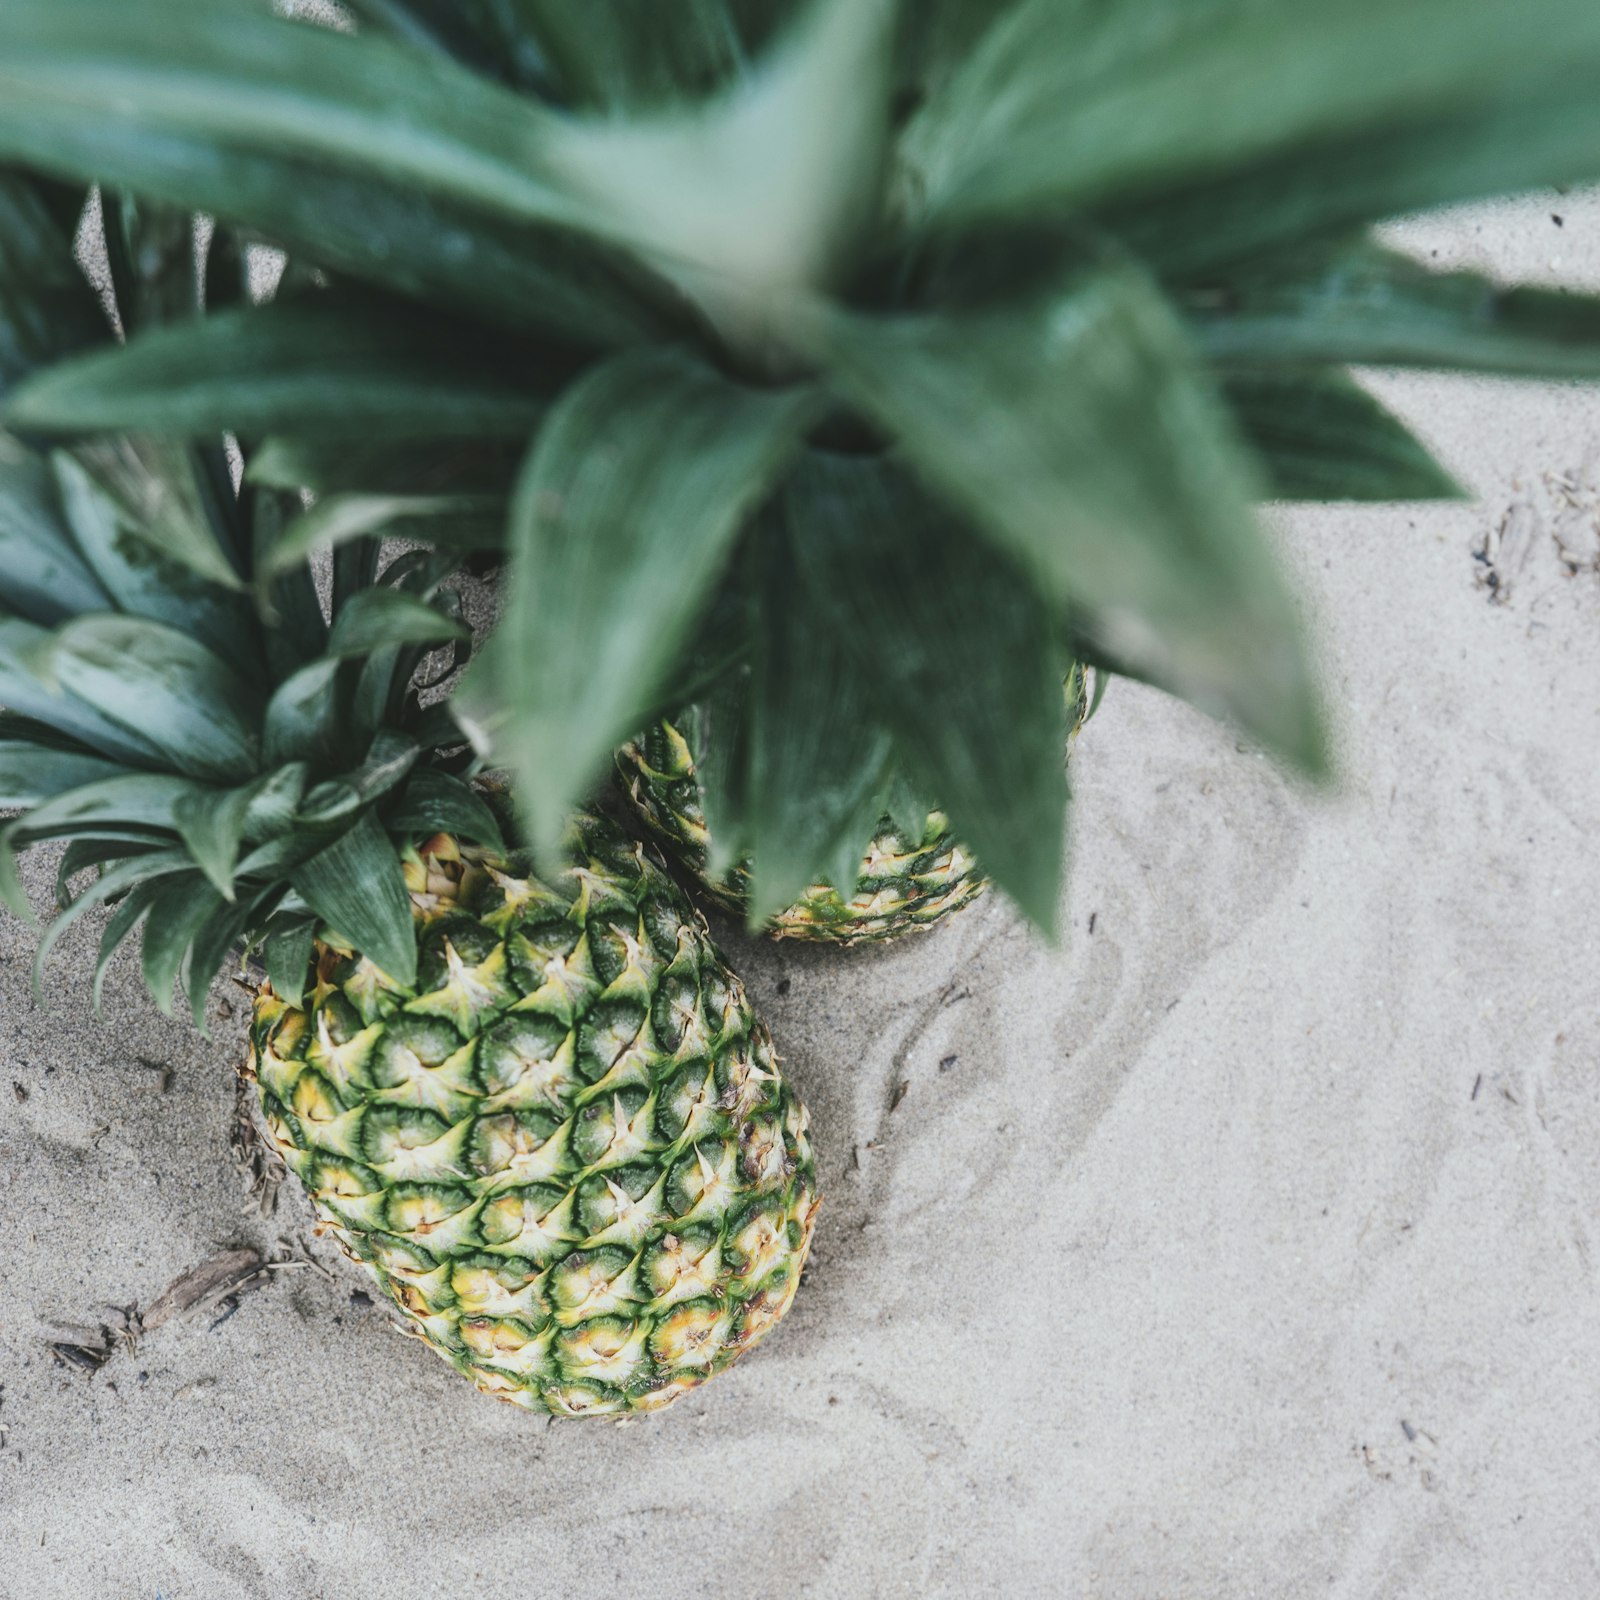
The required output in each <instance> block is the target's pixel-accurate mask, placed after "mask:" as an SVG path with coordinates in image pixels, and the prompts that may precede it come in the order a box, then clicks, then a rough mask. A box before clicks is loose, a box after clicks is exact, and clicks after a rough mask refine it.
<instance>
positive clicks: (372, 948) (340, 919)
mask: <svg viewBox="0 0 1600 1600" xmlns="http://www.w3.org/2000/svg"><path fill="white" fill-rule="evenodd" d="M289 881H290V883H292V884H293V885H294V888H295V890H296V892H297V893H298V894H300V896H301V897H302V898H303V899H304V900H305V902H306V904H307V905H309V906H310V907H311V909H312V910H313V911H315V912H316V914H317V915H318V916H319V917H321V918H322V920H323V921H324V922H325V923H327V924H328V925H329V926H330V927H331V928H332V929H334V931H335V932H336V933H338V934H339V935H340V936H342V937H343V938H345V939H347V940H348V941H349V942H350V943H351V944H352V945H353V946H354V947H355V948H356V949H357V950H359V951H361V952H362V953H363V954H365V955H366V956H368V957H369V958H370V959H371V960H372V961H373V962H374V963H376V965H377V966H378V967H379V968H380V969H381V970H382V971H383V972H384V973H386V974H387V975H388V976H389V977H390V978H392V979H393V980H394V981H395V982H396V983H398V984H400V985H401V986H402V987H407V988H409V987H410V985H412V984H413V983H415V982H416V977H417V942H416V935H415V933H414V932H413V930H412V925H411V897H410V895H408V894H407V893H406V884H405V877H404V875H403V873H402V872H401V868H400V858H399V856H398V855H397V854H396V853H395V848H394V846H393V845H392V844H390V842H389V836H388V834H387V833H386V832H384V829H383V824H382V823H380V822H379V821H378V819H377V817H376V816H375V815H374V814H373V813H372V812H370V811H368V812H364V813H363V814H362V817H361V820H360V821H359V822H358V823H356V825H355V826H354V827H353V828H351V829H350V830H349V831H348V832H347V833H343V834H341V835H340V836H339V837H338V838H337V839H335V840H334V841H333V843H332V844H330V845H328V846H326V847H325V848H324V849H322V850H320V851H318V852H317V854H316V855H314V856H311V857H309V858H308V859H307V860H305V861H304V862H302V863H301V864H300V865H299V866H297V867H296V868H294V870H293V871H292V872H291V874H290V877H289Z"/></svg>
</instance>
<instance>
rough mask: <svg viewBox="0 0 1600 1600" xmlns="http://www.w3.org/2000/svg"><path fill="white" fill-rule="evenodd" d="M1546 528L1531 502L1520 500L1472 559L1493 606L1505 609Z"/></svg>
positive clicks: (1509, 509) (1537, 510)
mask: <svg viewBox="0 0 1600 1600" xmlns="http://www.w3.org/2000/svg"><path fill="white" fill-rule="evenodd" d="M1543 526H1544V521H1543V518H1542V517H1541V516H1540V515H1539V508H1538V507H1537V506H1536V505H1534V503H1533V502H1532V501H1531V500H1517V501H1514V502H1513V503H1512V504H1511V506H1510V507H1509V508H1508V509H1507V511H1506V514H1505V515H1504V516H1503V517H1502V518H1501V519H1500V521H1499V523H1498V524H1497V525H1495V526H1493V527H1491V528H1489V529H1488V531H1487V532H1486V533H1485V534H1484V536H1483V540H1482V542H1481V543H1480V544H1479V546H1478V548H1477V549H1476V550H1474V551H1473V557H1474V559H1475V560H1476V561H1477V562H1478V564H1479V568H1480V570H1479V572H1478V585H1479V587H1480V588H1484V589H1487V590H1488V591H1489V603H1490V604H1491V605H1501V606H1503V605H1505V604H1506V603H1507V602H1508V601H1509V600H1510V599H1511V593H1512V590H1513V589H1514V588H1515V586H1516V584H1517V582H1518V580H1519V579H1520V578H1521V576H1522V574H1523V572H1524V571H1525V570H1526V568H1527V565H1528V558H1529V557H1530V556H1531V555H1532V554H1533V550H1534V546H1535V544H1536V543H1537V542H1538V539H1539V535H1540V533H1541V531H1542V529H1543Z"/></svg>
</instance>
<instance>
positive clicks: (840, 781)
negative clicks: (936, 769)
mask: <svg viewBox="0 0 1600 1600" xmlns="http://www.w3.org/2000/svg"><path fill="white" fill-rule="evenodd" d="M797 501H798V503H799V507H800V513H799V514H798V515H797V514H796V510H795V508H796V503H797ZM814 510H815V507H814V505H813V503H812V502H811V501H809V500H808V499H806V498H805V497H804V493H803V488H802V487H798V486H797V488H796V489H795V491H794V492H793V493H792V494H790V495H788V496H786V497H785V501H784V505H783V507H782V510H781V511H775V512H774V513H773V514H772V515H770V516H768V517H767V518H764V519H763V522H764V526H763V527H762V528H761V530H760V534H759V542H758V549H757V551H756V561H757V563H758V566H759V576H758V580H757V583H758V587H757V597H756V605H755V607H754V630H753V639H752V644H753V650H752V659H753V682H752V704H751V726H750V750H749V762H750V774H749V787H748V822H749V841H748V842H749V844H750V848H751V852H752V856H753V862H752V869H751V884H750V908H749V918H750V924H751V926H752V927H753V928H759V927H760V926H761V925H762V924H763V923H764V922H765V921H766V920H767V918H768V917H770V916H773V915H774V914H775V913H777V912H779V911H782V910H783V909H784V908H785V907H786V906H790V905H793V904H794V902H795V901H797V900H798V899H799V898H800V897H801V895H802V894H803V893H804V892H805V891H806V889H808V888H809V887H810V886H811V885H812V884H814V883H817V882H820V881H825V880H827V879H828V878H829V877H830V876H831V875H832V874H833V873H834V871H835V870H836V868H835V865H834V859H833V858H834V856H835V854H836V853H837V848H836V847H837V846H838V844H839V840H840V837H841V835H846V834H848V835H850V837H849V839H848V841H847V846H846V854H849V855H852V856H854V860H853V861H852V862H851V864H850V868H849V870H850V871H851V872H852V873H854V872H855V871H856V869H857V868H858V867H859V865H860V861H861V847H862V846H863V845H864V844H865V843H866V839H867V833H868V830H870V828H871V826H872V824H873V823H874V822H876V821H877V819H878V817H879V815H881V808H880V807H879V806H878V805H877V804H876V801H877V798H878V795H879V791H880V789H881V788H882V786H883V776H884V770H885V766H886V764H887V762H888V758H889V737H888V734H887V732H886V731H885V730H884V728H883V726H882V724H881V723H880V722H879V721H878V719H877V717H876V716H874V714H873V708H872V697H871V693H870V691H869V688H868V685H867V684H866V682H865V681H864V678H863V675H862V671H861V668H860V666H859V664H858V662H857V659H856V657H855V656H854V655H853V654H852V653H851V651H850V649H849V647H848V645H847V644H846V641H845V639H844V638H842V637H841V636H840V633H839V631H838V628H837V626H836V624H835V623H834V621H833V620H832V619H831V618H830V616H829V615H828V613H827V612H826V611H824V610H823V608H821V607H819V606H818V605H817V604H816V602H815V600H814V599H813V598H812V596H811V594H810V591H809V590H808V589H807V588H806V587H805V586H804V585H803V584H802V582H801V580H800V573H799V569H798V560H797V556H796V553H795V550H794V549H793V548H792V543H794V542H804V541H805V540H807V539H809V538H811V537H812V536H813V529H812V527H811V526H810V520H809V518H810V516H811V515H812V514H813V513H814ZM865 812H870V813H871V815H867V816H865V820H864V821H863V816H864V813H865ZM835 887H836V888H837V889H838V890H839V892H840V893H841V894H842V895H844V896H845V898H847V899H848V898H849V896H850V894H851V892H852V891H853V889H854V887H855V882H854V878H853V877H852V878H850V879H847V881H845V882H843V883H836V884H835Z"/></svg>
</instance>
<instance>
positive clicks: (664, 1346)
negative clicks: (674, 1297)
mask: <svg viewBox="0 0 1600 1600" xmlns="http://www.w3.org/2000/svg"><path fill="white" fill-rule="evenodd" d="M727 1335H728V1314H727V1311H726V1309H725V1308H724V1307H722V1306H719V1305H715V1304H707V1303H705V1302H691V1303H690V1304H688V1305H685V1306H680V1307H679V1308H678V1309H677V1310H676V1311H674V1312H673V1313H672V1314H671V1315H670V1316H668V1317H666V1318H665V1319H664V1320H663V1321H661V1322H659V1323H658V1324H657V1325H656V1329H655V1332H654V1333H652V1334H651V1335H650V1353H651V1354H652V1355H653V1356H654V1357H655V1358H656V1361H657V1363H658V1364H659V1365H660V1366H663V1367H667V1368H673V1367H690V1368H704V1367H708V1366H710V1365H711V1363H712V1362H713V1361H714V1360H716V1358H717V1355H718V1353H719V1352H720V1350H721V1348H722V1344H723V1341H724V1340H725V1339H726V1338H727Z"/></svg>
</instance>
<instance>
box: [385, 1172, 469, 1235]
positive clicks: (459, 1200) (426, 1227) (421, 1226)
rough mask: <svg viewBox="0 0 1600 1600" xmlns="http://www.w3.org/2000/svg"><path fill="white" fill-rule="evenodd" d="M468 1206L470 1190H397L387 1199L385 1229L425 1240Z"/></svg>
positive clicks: (444, 1188) (413, 1188) (442, 1188)
mask: <svg viewBox="0 0 1600 1600" xmlns="http://www.w3.org/2000/svg"><path fill="white" fill-rule="evenodd" d="M471 1204H472V1191H471V1190H470V1189H457V1188H446V1187H443V1186H435V1185H431V1184H430V1185H428V1186H426V1187H423V1186H416V1187H412V1186H407V1187H404V1188H397V1189H394V1190H392V1191H391V1192H390V1196H389V1208H388V1209H389V1227H390V1228H391V1229H392V1231H394V1232H395V1233H410V1234H415V1235H417V1236H418V1237H419V1238H421V1239H426V1238H427V1237H428V1235H429V1234H430V1233H434V1232H436V1231H437V1230H438V1229H439V1228H440V1227H441V1226H443V1224H445V1223H447V1222H449V1221H450V1219H451V1218H452V1217H455V1216H457V1215H458V1214H459V1213H461V1212H462V1211H464V1210H466V1208H467V1207H468V1206H470V1205H471Z"/></svg>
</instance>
